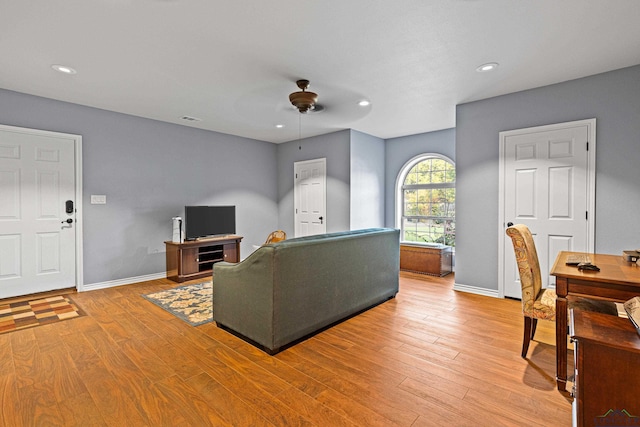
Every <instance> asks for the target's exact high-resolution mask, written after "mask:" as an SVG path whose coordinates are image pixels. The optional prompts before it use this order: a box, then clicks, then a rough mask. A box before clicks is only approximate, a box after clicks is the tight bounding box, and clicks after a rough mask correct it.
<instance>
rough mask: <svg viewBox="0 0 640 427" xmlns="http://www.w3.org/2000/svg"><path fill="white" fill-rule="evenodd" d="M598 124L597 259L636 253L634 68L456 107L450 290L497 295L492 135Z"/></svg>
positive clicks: (639, 213) (639, 159)
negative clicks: (469, 289)
mask: <svg viewBox="0 0 640 427" xmlns="http://www.w3.org/2000/svg"><path fill="white" fill-rule="evenodd" d="M590 118H596V138H597V151H596V218H595V228H596V241H595V243H596V246H595V248H596V251H597V252H603V253H612V254H620V253H621V251H622V250H624V249H633V248H637V247H640V231H639V229H638V225H637V224H638V219H639V217H640V190H638V185H639V184H638V183H640V168H639V165H640V66H635V67H630V68H625V69H621V70H616V71H612V72H608V73H603V74H599V75H595V76H590V77H586V78H582V79H578V80H572V81H569V82H564V83H560V84H556V85H552V86H546V87H542V88H537V89H533V90H529V91H524V92H519V93H514V94H509V95H505V96H500V97H496V98H492V99H487V100H483V101H478V102H473V103H468V104H463V105H459V106H458V107H457V109H456V121H457V128H456V160H457V162H456V166H457V188H456V196H457V203H456V215H457V216H456V230H457V236H456V265H457V266H456V282H457V283H458V284H462V285H467V286H476V287H481V288H486V289H489V290H497V289H498V271H497V265H498V239H499V238H501V236H498V223H497V221H498V156H499V152H498V151H499V149H498V133H499V132H501V131H506V130H513V129H520V128H525V127H531V126H541V125H546V124H552V123H560V122H568V121H572V120H581V119H590Z"/></svg>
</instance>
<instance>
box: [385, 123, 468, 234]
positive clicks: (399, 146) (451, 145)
mask: <svg viewBox="0 0 640 427" xmlns="http://www.w3.org/2000/svg"><path fill="white" fill-rule="evenodd" d="M455 138H456V131H455V129H445V130H440V131H436V132H428V133H421V134H417V135H410V136H403V137H399V138H392V139H387V140H386V144H385V153H386V157H385V170H386V174H385V212H386V213H385V223H386V226H387V227H392V228H395V227H396V223H395V221H396V218H395V202H396V199H395V196H396V195H395V186H396V179H397V178H398V174H399V173H400V169H402V167H403V166H404V165H405V164H406V163H407V162H408V161H409V160H411V159H412V158H414V157H416V156H418V155H420V154H426V153H435V154H441V155H443V156H446V157H448V158H450V159H451V160H453V161H454V162H455V161H456V145H455V143H456V141H455ZM456 168H457V165H456Z"/></svg>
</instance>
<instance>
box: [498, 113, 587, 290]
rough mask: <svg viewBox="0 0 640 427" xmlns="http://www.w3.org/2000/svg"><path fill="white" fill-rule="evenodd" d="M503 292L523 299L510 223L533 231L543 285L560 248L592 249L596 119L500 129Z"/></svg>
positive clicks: (562, 249) (565, 249) (550, 282)
mask: <svg viewBox="0 0 640 427" xmlns="http://www.w3.org/2000/svg"><path fill="white" fill-rule="evenodd" d="M500 144H501V147H500V148H501V172H502V173H503V174H502V176H501V186H502V188H501V192H502V193H501V194H502V195H503V198H502V200H503V210H502V212H501V214H502V215H501V219H500V234H501V235H500V239H501V241H502V245H501V247H502V249H503V256H502V257H501V258H502V261H503V262H502V267H501V268H502V271H501V272H500V273H501V276H502V279H503V284H504V285H503V289H504V296H508V297H514V298H521V287H520V278H519V275H518V269H517V266H516V262H515V256H514V254H513V246H512V243H511V239H510V238H509V237H508V236H507V235H506V234H505V229H506V227H507V226H508V224H509V223H514V224H525V225H526V226H527V227H529V229H530V230H531V233H532V234H533V235H534V240H535V244H536V250H537V252H538V259H539V262H540V271H541V275H542V282H543V283H542V286H543V288H546V287H547V286H549V284H553V277H551V276H549V271H550V270H551V267H552V266H553V263H554V262H555V259H556V256H557V254H558V252H560V251H579V252H593V249H594V239H593V233H594V230H593V223H594V221H593V219H594V218H593V216H594V198H595V185H594V184H595V178H594V177H595V119H592V120H583V121H579V122H571V123H561V124H557V125H549V126H541V127H536V128H530V129H521V130H516V131H509V132H501V133H500Z"/></svg>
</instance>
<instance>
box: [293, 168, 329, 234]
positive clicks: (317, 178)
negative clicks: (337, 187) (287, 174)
mask: <svg viewBox="0 0 640 427" xmlns="http://www.w3.org/2000/svg"><path fill="white" fill-rule="evenodd" d="M293 169H294V184H293V195H294V196H293V197H294V222H295V235H296V237H302V236H310V235H314V234H323V233H326V231H327V209H326V204H327V202H326V200H327V196H326V191H327V190H326V188H327V186H326V181H327V180H326V175H327V172H326V170H327V159H325V158H322V159H315V160H305V161H301V162H295V163H294V166H293Z"/></svg>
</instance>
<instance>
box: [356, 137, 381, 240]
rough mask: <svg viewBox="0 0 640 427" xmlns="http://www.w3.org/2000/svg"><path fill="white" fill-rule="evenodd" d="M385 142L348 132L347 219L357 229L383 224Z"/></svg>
mask: <svg viewBox="0 0 640 427" xmlns="http://www.w3.org/2000/svg"><path fill="white" fill-rule="evenodd" d="M384 155H385V143H384V140H383V139H380V138H376V137H375V136H371V135H367V134H365V133H362V132H358V131H354V130H352V131H351V189H350V190H351V212H350V214H351V220H350V224H351V225H350V228H351V229H352V230H357V229H361V228H370V227H384V201H385V200H384V177H385V166H384V163H385V160H384Z"/></svg>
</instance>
